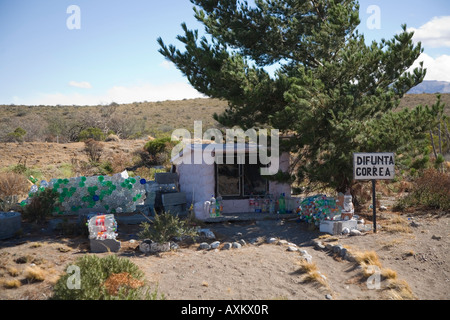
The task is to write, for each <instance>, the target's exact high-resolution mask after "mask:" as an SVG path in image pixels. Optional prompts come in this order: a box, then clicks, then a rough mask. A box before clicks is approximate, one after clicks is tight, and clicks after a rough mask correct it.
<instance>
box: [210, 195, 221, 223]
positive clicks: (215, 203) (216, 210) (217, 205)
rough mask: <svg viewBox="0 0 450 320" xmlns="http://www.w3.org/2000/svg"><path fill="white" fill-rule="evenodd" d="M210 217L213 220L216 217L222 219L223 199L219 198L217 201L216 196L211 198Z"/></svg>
mask: <svg viewBox="0 0 450 320" xmlns="http://www.w3.org/2000/svg"><path fill="white" fill-rule="evenodd" d="M209 203H210V205H209V216H210V217H211V218H214V217H220V216H221V215H222V212H223V200H222V197H220V196H219V197H217V199H216V198H215V197H214V195H212V196H211V199H210V200H209Z"/></svg>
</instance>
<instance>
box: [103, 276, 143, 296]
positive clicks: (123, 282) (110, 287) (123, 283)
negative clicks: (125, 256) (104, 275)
mask: <svg viewBox="0 0 450 320" xmlns="http://www.w3.org/2000/svg"><path fill="white" fill-rule="evenodd" d="M143 285H144V282H142V281H139V280H137V279H135V278H133V277H132V276H131V274H129V273H128V272H121V273H113V274H111V275H110V276H109V277H108V279H106V281H105V283H104V286H105V288H106V290H107V291H108V293H109V294H110V295H117V294H118V293H119V289H120V288H123V290H129V289H137V288H140V287H142V286H143Z"/></svg>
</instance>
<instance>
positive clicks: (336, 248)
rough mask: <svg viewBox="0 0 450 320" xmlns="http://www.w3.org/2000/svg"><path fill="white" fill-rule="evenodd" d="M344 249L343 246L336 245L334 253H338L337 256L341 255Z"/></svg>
mask: <svg viewBox="0 0 450 320" xmlns="http://www.w3.org/2000/svg"><path fill="white" fill-rule="evenodd" d="M342 248H343V246H342V244H337V245H335V246H334V247H333V252H334V253H337V254H340V253H341V250H342Z"/></svg>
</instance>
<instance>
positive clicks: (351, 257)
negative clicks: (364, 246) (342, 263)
mask: <svg viewBox="0 0 450 320" xmlns="http://www.w3.org/2000/svg"><path fill="white" fill-rule="evenodd" d="M344 258H345V260H347V261H350V262H356V257H355V255H354V254H353V253H351V252H350V251H348V250H346V252H345V257H344Z"/></svg>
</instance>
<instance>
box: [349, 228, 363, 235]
mask: <svg viewBox="0 0 450 320" xmlns="http://www.w3.org/2000/svg"><path fill="white" fill-rule="evenodd" d="M361 234H362V233H361V231H359V230H357V229H352V230H350V235H351V236H360V235H361Z"/></svg>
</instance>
